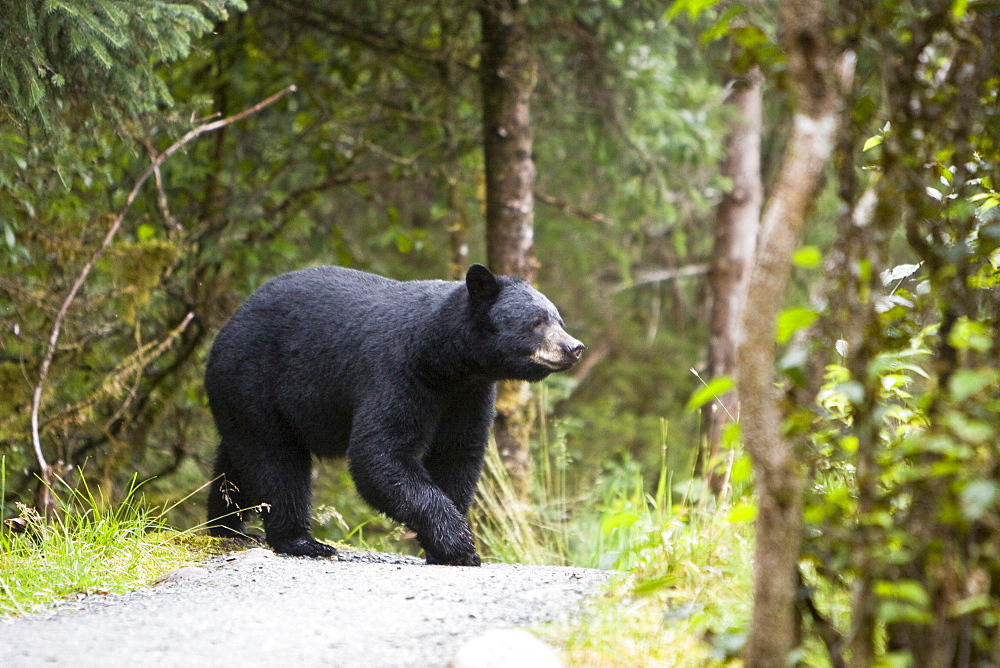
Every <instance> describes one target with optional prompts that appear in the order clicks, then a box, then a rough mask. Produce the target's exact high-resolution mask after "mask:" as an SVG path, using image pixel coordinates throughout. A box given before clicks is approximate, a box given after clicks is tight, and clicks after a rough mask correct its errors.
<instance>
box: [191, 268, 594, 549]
mask: <svg viewBox="0 0 1000 668" xmlns="http://www.w3.org/2000/svg"><path fill="white" fill-rule="evenodd" d="M583 349H584V346H583V344H582V343H580V342H579V341H577V340H576V339H574V338H573V337H572V336H570V335H569V334H567V333H566V332H565V331H564V329H563V321H562V318H560V316H559V312H558V311H557V310H556V307H555V306H553V305H552V302H550V301H549V300H548V299H547V298H546V297H545V296H544V295H542V294H541V293H540V292H538V291H537V290H535V289H534V288H532V287H531V286H530V285H529V284H528V283H526V282H524V281H522V280H519V279H516V278H512V277H509V276H495V275H493V274H492V273H490V271H489V270H488V269H487V268H486V267H483V266H482V265H473V266H472V267H471V268H470V269H469V271H468V273H467V275H466V279H465V281H464V282H461V281H455V282H448V281H402V282H401V281H394V280H390V279H387V278H383V277H381V276H376V275H374V274H369V273H365V272H361V271H355V270H352V269H345V268H342V267H312V268H309V269H302V270H300V271H294V272H291V273H288V274H284V275H282V276H279V277H277V278H275V279H273V280H271V281H270V282H268V283H266V284H265V285H264V286H263V287H261V288H260V289H259V290H257V291H256V292H255V293H254V294H253V295H251V296H250V298H249V299H248V300H247V301H246V303H245V304H243V306H242V307H240V308H239V309H238V310H237V311H236V313H235V314H234V315H233V317H232V319H231V320H230V321H229V322H228V323H227V324H226V325H225V326H224V327H223V328H222V330H221V331H220V332H219V334H218V336H217V337H216V339H215V342H214V343H213V344H212V349H211V352H210V354H209V357H208V365H207V368H206V371H205V389H206V390H207V392H208V401H209V406H210V408H211V410H212V414H213V416H214V418H215V423H216V426H217V428H218V431H219V435H220V437H221V443H220V445H219V450H218V455H217V458H216V463H215V475H216V476H217V479H216V480H215V482H213V483H212V485H211V488H210V492H209V499H208V519H209V527H210V533H211V534H212V535H214V536H241V537H247V535H246V534H245V526H244V524H243V521H242V518H241V515H240V513H239V512H238V511H239V509H241V508H249V507H252V506H257V505H261V507H262V511H261V515H262V517H263V520H264V530H265V533H266V534H267V535H266V538H267V542H268V544H269V545H270V546H271V547H272V548H273V549H274V550H275V551H276V552H281V553H284V554H291V555H299V556H310V557H328V556H333V555H335V554H336V550H335V549H334V548H333V547H331V546H329V545H326V544H323V543H320V542H318V541H316V540H315V539H313V537H312V535H311V533H310V527H309V511H310V499H311V489H310V472H311V455H317V456H320V457H334V456H344V455H346V456H347V457H348V460H349V468H350V472H351V476H352V478H353V479H354V482H355V485H356V487H357V490H358V492H359V493H360V494H361V496H362V497H363V498H364V499H365V500H366V501H367V502H368V503H369V504H371V505H372V506H373V507H375V508H376V509H377V510H380V511H381V512H383V513H385V514H386V515H388V516H389V517H391V518H393V519H395V520H397V521H399V522H402V523H404V524H406V525H407V526H408V527H410V528H411V529H412V530H413V531H415V532H416V534H417V539H418V540H419V541H420V545H421V546H422V547H423V548H424V551H425V553H426V555H427V563H430V564H453V565H463V566H477V565H479V563H480V559H479V555H478V554H477V553H476V549H475V544H474V541H473V538H472V532H471V530H470V529H469V525H468V523H467V522H466V520H465V513H466V511H467V510H468V509H469V504H470V503H471V502H472V497H473V494H474V493H475V490H476V483H477V481H478V479H479V473H480V469H481V468H482V462H483V455H484V452H485V449H486V443H487V437H488V432H489V429H490V427H491V426H492V423H493V416H494V412H495V409H494V400H495V396H496V387H495V386H496V381H498V380H503V379H518V380H528V381H537V380H541V379H542V378H545V377H546V376H547V375H549V374H550V373H552V372H554V371H562V370H565V369H568V368H569V367H571V366H572V365H573V364H575V363H576V362H577V361H578V360H579V359H580V356H581V354H582V352H583Z"/></svg>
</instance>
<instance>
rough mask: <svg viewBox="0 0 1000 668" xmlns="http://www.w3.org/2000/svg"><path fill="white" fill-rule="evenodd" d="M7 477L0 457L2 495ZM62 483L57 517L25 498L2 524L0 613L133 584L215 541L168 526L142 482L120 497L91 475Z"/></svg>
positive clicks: (197, 553)
mask: <svg viewBox="0 0 1000 668" xmlns="http://www.w3.org/2000/svg"><path fill="white" fill-rule="evenodd" d="M4 480H5V469H4V467H3V462H2V460H0V498H3V494H2V493H3V490H4V487H5V485H4ZM60 487H61V489H60V490H59V491H58V494H57V497H58V506H59V510H58V512H57V513H56V514H55V515H54V517H51V518H48V519H46V518H42V517H40V516H39V515H38V514H37V513H36V512H35V511H34V510H33V509H31V508H29V507H27V506H25V505H24V504H18V509H19V510H20V514H19V516H18V517H16V518H12V519H10V520H8V521H6V522H5V523H4V524H3V525H0V617H2V616H11V615H22V614H25V613H28V612H31V611H32V610H34V609H36V608H38V607H39V606H42V605H45V604H48V603H52V602H54V601H57V600H59V599H64V598H67V597H71V596H75V595H79V594H86V595H99V594H108V593H123V592H126V591H131V590H133V589H137V588H139V587H142V586H144V585H148V584H151V583H152V582H154V581H155V580H156V579H157V578H159V577H161V576H163V575H164V574H165V573H167V572H169V571H171V570H173V569H175V568H177V567H178V566H181V565H183V564H185V563H191V562H192V561H196V560H198V558H199V557H201V558H203V557H204V555H205V553H207V552H208V551H209V549H210V548H209V546H208V543H209V542H210V541H207V540H199V538H198V537H195V536H192V535H191V534H190V533H189V532H177V531H175V530H172V529H169V528H167V527H166V526H165V525H164V523H163V522H162V518H163V515H164V514H165V512H166V510H167V509H164V510H163V511H153V510H150V509H148V508H146V507H145V505H144V504H143V503H142V499H141V498H140V497H139V494H138V488H137V486H135V485H133V486H132V487H131V489H130V490H129V492H128V493H127V495H126V497H125V499H124V500H123V501H121V502H120V503H109V502H107V500H106V499H104V498H103V497H102V495H101V494H100V492H99V491H98V492H97V493H94V492H93V491H92V490H91V489H90V488H89V487H88V486H87V484H86V482H85V481H84V482H81V483H80V484H79V485H77V486H76V487H72V488H71V487H69V486H68V485H66V484H65V483H62V482H61V483H60Z"/></svg>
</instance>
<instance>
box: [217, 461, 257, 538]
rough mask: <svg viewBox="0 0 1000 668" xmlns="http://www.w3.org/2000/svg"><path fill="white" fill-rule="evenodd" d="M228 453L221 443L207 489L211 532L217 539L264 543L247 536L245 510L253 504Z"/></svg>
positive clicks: (252, 536)
mask: <svg viewBox="0 0 1000 668" xmlns="http://www.w3.org/2000/svg"><path fill="white" fill-rule="evenodd" d="M226 450H227V449H226V445H225V442H223V443H220V444H219V449H218V452H217V454H216V457H215V470H214V473H213V477H212V482H211V483H210V484H209V488H208V522H207V526H208V533H209V535H210V536H215V537H217V538H235V539H238V540H249V541H251V542H254V543H260V542H263V536H258V535H256V534H251V533H247V530H246V524H244V522H243V512H242V510H243V509H244V508H247V507H248V506H249V505H251V504H248V503H247V502H246V500H245V498H246V496H245V494H244V493H243V491H242V489H241V487H242V483H241V482H240V479H239V475H238V474H237V473H236V470H235V469H234V468H233V465H232V462H231V461H230V459H229V454H228V453H227V451H226Z"/></svg>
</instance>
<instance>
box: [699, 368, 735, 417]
mask: <svg viewBox="0 0 1000 668" xmlns="http://www.w3.org/2000/svg"><path fill="white" fill-rule="evenodd" d="M734 387H736V381H734V380H733V379H732V378H730V377H728V376H719V377H718V378H713V379H712V380H711V381H709V382H708V384H707V385H704V386H702V387H700V388H698V391H697V392H695V393H694V394H692V395H691V398H690V399H688V402H687V409H688V410H689V411H696V410H698V409H699V408H701V407H702V406H704V405H705V404H707V403H708V402H710V401H712V400H713V399H715V398H716V397H718V396H719V395H722V394H725V393H726V392H728V391H729V390H731V389H733V388H734Z"/></svg>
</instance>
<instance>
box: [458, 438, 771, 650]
mask: <svg viewBox="0 0 1000 668" xmlns="http://www.w3.org/2000/svg"><path fill="white" fill-rule="evenodd" d="M667 442H668V441H667V435H666V425H664V428H663V442H662V447H661V452H662V456H661V460H660V470H659V471H658V473H657V476H656V477H655V482H653V483H652V485H650V483H649V482H647V479H646V478H645V477H644V476H643V474H642V471H641V470H640V467H639V466H638V465H637V464H635V463H626V464H624V465H615V466H612V467H610V468H609V469H608V470H607V471H606V472H605V474H604V475H603V476H602V477H601V478H600V479H599V480H597V481H596V482H594V483H592V484H591V485H589V486H587V488H586V489H583V490H573V489H572V487H573V486H572V485H570V484H569V483H568V481H567V476H566V473H567V468H568V467H567V464H568V458H567V456H566V447H565V444H564V443H561V442H559V439H555V442H550V441H549V440H548V438H547V435H546V432H545V429H544V428H543V430H542V438H541V439H540V442H539V447H538V449H537V452H536V453H535V464H536V471H535V476H534V479H535V484H534V488H533V490H532V496H531V498H530V499H528V500H527V501H525V500H523V499H521V498H519V497H518V495H517V493H516V492H515V490H514V488H513V486H512V484H511V482H510V480H509V478H508V477H507V475H506V473H505V472H504V469H503V465H502V463H501V462H500V459H499V456H498V455H497V454H496V452H495V449H493V448H491V449H490V453H489V456H488V458H487V462H486V467H485V471H484V476H483V481H482V484H481V486H480V493H479V497H478V504H477V508H476V509H475V510H474V511H473V514H472V521H473V523H474V525H475V527H474V530H475V532H476V533H477V535H478V537H479V539H480V540H481V541H482V543H483V545H484V548H485V549H484V553H485V554H486V555H488V557H489V558H491V559H494V560H499V561H504V562H514V563H535V564H550V565H571V566H582V567H593V568H604V569H611V570H614V571H615V572H616V574H615V576H614V577H613V579H612V582H611V584H610V586H609V587H608V588H607V590H606V592H605V593H604V594H602V595H601V596H599V597H598V598H596V599H594V600H592V601H591V602H590V603H589V604H588V606H587V609H586V610H585V611H584V614H583V615H581V616H577V617H575V618H573V619H572V620H571V622H569V623H567V624H561V625H554V626H548V627H546V628H544V629H542V630H541V633H542V634H543V635H545V636H546V637H547V638H549V640H550V641H552V642H553V643H554V644H556V645H559V646H562V647H563V648H564V658H565V660H566V662H567V665H570V666H588V667H589V666H622V667H625V666H629V667H631V666H684V667H686V666H691V667H694V666H698V667H702V666H713V665H715V666H724V665H728V664H729V662H730V661H732V660H734V659H733V657H735V656H736V654H737V653H738V651H739V649H740V648H741V646H742V643H743V631H742V630H743V629H744V628H745V626H746V623H747V620H748V619H749V615H750V592H751V590H752V588H751V563H750V560H751V552H752V547H751V543H752V531H751V527H752V520H753V518H754V515H755V512H754V510H755V509H754V506H753V505H752V504H751V503H749V502H747V501H745V500H743V494H744V492H741V493H739V494H734V493H733V491H732V486H727V489H726V491H725V492H724V493H723V494H722V495H721V496H719V497H717V496H715V495H713V494H711V493H709V492H708V490H707V489H706V488H705V487H704V484H703V483H702V482H701V481H697V480H691V481H685V482H684V483H682V484H681V485H680V486H679V487H678V488H675V486H674V484H673V475H672V472H671V471H670V470H668V465H667ZM748 475H749V470H748V462H746V461H745V460H736V461H735V462H733V460H732V459H730V466H729V472H728V474H727V476H726V479H727V480H728V481H730V483H731V485H735V486H736V487H737V488H738V489H741V488H745V487H746V478H747V477H748Z"/></svg>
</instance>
